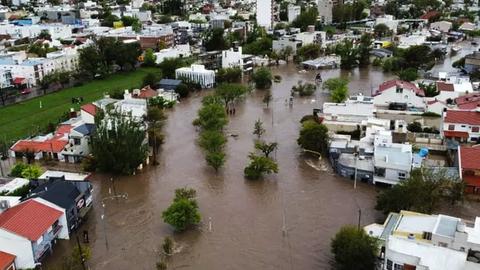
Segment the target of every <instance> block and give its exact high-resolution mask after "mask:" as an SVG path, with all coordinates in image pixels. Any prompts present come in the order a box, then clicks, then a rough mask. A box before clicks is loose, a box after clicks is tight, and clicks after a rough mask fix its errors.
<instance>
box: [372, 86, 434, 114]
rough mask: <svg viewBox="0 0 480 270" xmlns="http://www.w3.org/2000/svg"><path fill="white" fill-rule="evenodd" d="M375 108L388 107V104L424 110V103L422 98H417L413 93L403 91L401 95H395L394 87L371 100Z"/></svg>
mask: <svg viewBox="0 0 480 270" xmlns="http://www.w3.org/2000/svg"><path fill="white" fill-rule="evenodd" d="M373 102H374V104H375V106H379V107H388V105H389V104H390V103H393V102H397V103H406V104H407V106H408V107H415V108H419V109H425V102H424V100H423V98H422V97H418V96H417V95H416V94H415V92H413V91H410V90H407V89H403V91H402V92H401V93H397V89H396V87H392V88H390V89H387V90H385V91H382V92H381V94H379V95H377V96H375V97H374V98H373Z"/></svg>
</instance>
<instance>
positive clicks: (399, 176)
mask: <svg viewBox="0 0 480 270" xmlns="http://www.w3.org/2000/svg"><path fill="white" fill-rule="evenodd" d="M406 176H407V175H406V173H404V172H399V173H398V179H400V180H405V177H406Z"/></svg>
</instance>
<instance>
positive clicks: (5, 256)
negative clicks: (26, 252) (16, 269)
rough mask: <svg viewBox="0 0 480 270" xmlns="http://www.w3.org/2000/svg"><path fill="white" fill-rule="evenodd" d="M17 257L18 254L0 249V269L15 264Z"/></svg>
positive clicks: (2, 269) (3, 269)
mask: <svg viewBox="0 0 480 270" xmlns="http://www.w3.org/2000/svg"><path fill="white" fill-rule="evenodd" d="M16 257H17V256H15V255H12V254H10V253H6V252H3V251H0V269H1V270H5V269H8V267H9V266H10V265H12V264H13V262H14V261H15V258H16Z"/></svg>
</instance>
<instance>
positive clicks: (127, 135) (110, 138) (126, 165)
mask: <svg viewBox="0 0 480 270" xmlns="http://www.w3.org/2000/svg"><path fill="white" fill-rule="evenodd" d="M95 124H96V132H95V133H94V135H93V136H92V139H91V147H92V154H93V156H94V157H95V160H96V163H97V169H99V170H100V171H103V172H110V173H115V174H127V175H128V174H132V173H133V172H134V171H135V170H136V169H137V167H138V166H139V165H140V164H142V163H143V161H145V158H146V157H147V151H148V146H147V144H146V143H145V135H146V134H145V127H144V125H143V123H141V122H138V120H136V119H134V118H133V117H132V116H131V115H129V114H122V113H120V112H116V111H111V112H108V114H107V115H106V117H105V118H102V117H97V119H96V123H95Z"/></svg>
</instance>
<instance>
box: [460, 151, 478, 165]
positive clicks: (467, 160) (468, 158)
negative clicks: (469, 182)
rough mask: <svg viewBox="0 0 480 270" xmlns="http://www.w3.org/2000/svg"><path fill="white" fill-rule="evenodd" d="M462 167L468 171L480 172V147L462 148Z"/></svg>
mask: <svg viewBox="0 0 480 270" xmlns="http://www.w3.org/2000/svg"><path fill="white" fill-rule="evenodd" d="M459 154H460V163H461V164H460V167H461V168H462V169H467V170H480V147H468V146H461V147H460V153H459Z"/></svg>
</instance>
